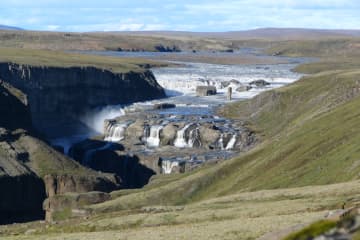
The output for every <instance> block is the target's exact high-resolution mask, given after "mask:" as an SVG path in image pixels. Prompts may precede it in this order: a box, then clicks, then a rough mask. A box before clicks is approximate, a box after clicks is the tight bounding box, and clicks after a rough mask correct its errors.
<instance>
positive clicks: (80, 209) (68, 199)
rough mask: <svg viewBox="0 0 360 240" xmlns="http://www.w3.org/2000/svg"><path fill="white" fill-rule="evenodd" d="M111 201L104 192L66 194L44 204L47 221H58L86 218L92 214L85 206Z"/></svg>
mask: <svg viewBox="0 0 360 240" xmlns="http://www.w3.org/2000/svg"><path fill="white" fill-rule="evenodd" d="M109 199H110V194H108V193H104V192H86V193H66V194H62V195H54V196H52V197H49V198H47V199H46V200H45V201H44V203H43V208H44V210H45V211H46V217H45V219H46V221H48V222H51V221H58V220H64V219H68V218H71V217H85V216H87V215H88V214H90V212H89V211H87V210H85V209H84V206H86V205H90V204H97V203H102V202H105V201H107V200H109Z"/></svg>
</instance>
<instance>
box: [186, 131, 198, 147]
mask: <svg viewBox="0 0 360 240" xmlns="http://www.w3.org/2000/svg"><path fill="white" fill-rule="evenodd" d="M188 146H189V147H201V140H200V133H199V128H195V129H193V130H191V131H190V134H189V141H188Z"/></svg>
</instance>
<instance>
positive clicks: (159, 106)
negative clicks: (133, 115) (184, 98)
mask: <svg viewBox="0 0 360 240" xmlns="http://www.w3.org/2000/svg"><path fill="white" fill-rule="evenodd" d="M169 108H176V105H175V104H173V103H159V104H155V105H154V109H155V110H161V109H169Z"/></svg>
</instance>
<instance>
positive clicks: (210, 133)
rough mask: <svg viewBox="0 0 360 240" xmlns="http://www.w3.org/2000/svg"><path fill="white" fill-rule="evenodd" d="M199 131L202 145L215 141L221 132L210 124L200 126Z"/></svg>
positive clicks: (208, 144)
mask: <svg viewBox="0 0 360 240" xmlns="http://www.w3.org/2000/svg"><path fill="white" fill-rule="evenodd" d="M199 131H200V136H201V140H202V144H203V146H210V145H211V144H213V143H215V142H216V141H217V140H218V139H219V137H220V134H221V132H220V131H219V130H218V129H216V127H215V126H214V125H212V124H207V125H202V126H200V128H199Z"/></svg>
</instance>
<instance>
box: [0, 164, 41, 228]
mask: <svg viewBox="0 0 360 240" xmlns="http://www.w3.org/2000/svg"><path fill="white" fill-rule="evenodd" d="M0 161H1V160H0ZM0 169H3V166H2V164H1V163H0ZM4 170H5V169H4ZM18 170H19V171H15V172H14V171H12V174H11V175H10V174H8V172H5V171H1V170H0V189H1V191H2V194H1V198H0V224H7V223H12V222H26V221H32V220H37V219H43V218H44V211H43V210H42V202H43V201H44V199H45V197H46V195H45V187H44V183H43V181H42V179H41V178H39V177H37V176H36V175H35V174H34V173H32V172H31V171H28V170H27V169H23V170H20V169H18Z"/></svg>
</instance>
